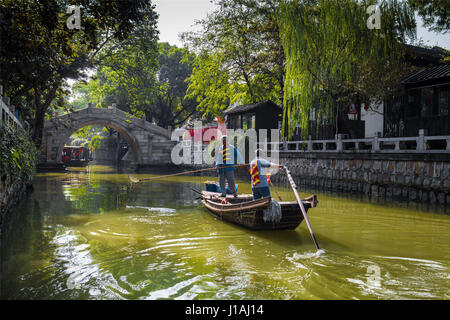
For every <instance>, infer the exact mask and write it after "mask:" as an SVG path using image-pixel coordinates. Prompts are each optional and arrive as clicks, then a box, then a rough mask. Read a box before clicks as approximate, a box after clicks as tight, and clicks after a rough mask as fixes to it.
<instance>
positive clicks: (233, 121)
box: [230, 116, 241, 129]
mask: <svg viewBox="0 0 450 320" xmlns="http://www.w3.org/2000/svg"><path fill="white" fill-rule="evenodd" d="M240 128H241V116H231V117H230V129H240Z"/></svg>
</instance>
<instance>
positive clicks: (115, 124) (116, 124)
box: [57, 119, 142, 164]
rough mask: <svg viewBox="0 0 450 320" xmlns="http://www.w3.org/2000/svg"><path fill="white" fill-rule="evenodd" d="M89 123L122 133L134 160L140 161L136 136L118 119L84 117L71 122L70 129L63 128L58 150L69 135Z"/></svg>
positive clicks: (140, 155) (59, 156)
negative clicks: (107, 119)
mask: <svg viewBox="0 0 450 320" xmlns="http://www.w3.org/2000/svg"><path fill="white" fill-rule="evenodd" d="M90 125H101V126H104V127H109V128H112V129H114V130H116V131H117V132H119V133H120V134H121V135H122V137H123V138H124V139H125V140H126V141H127V143H128V146H129V147H130V149H131V151H132V154H133V160H134V162H135V163H137V164H139V163H142V154H141V150H140V148H139V142H138V141H137V139H136V137H134V136H133V133H132V132H130V131H129V130H127V128H126V127H125V126H124V125H123V123H120V121H105V120H103V121H102V120H95V119H86V120H84V121H76V122H72V127H71V129H70V130H64V131H65V132H64V133H63V135H62V137H61V139H60V141H59V144H58V150H62V149H63V147H64V145H65V144H66V142H67V141H68V140H69V138H70V136H71V135H72V134H74V133H75V132H76V131H77V130H79V129H81V128H84V127H86V126H90ZM57 162H61V152H60V153H59V154H58V158H57Z"/></svg>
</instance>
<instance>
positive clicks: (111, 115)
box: [39, 107, 176, 166]
mask: <svg viewBox="0 0 450 320" xmlns="http://www.w3.org/2000/svg"><path fill="white" fill-rule="evenodd" d="M88 125H103V126H106V127H110V128H113V129H115V130H117V131H118V132H119V133H120V134H121V135H122V137H123V138H124V139H125V140H126V141H127V143H128V146H129V150H131V153H132V158H133V161H132V162H131V165H133V166H146V165H164V164H170V163H172V162H171V159H170V155H171V151H172V148H173V146H174V145H175V144H176V141H171V140H170V138H171V132H170V130H167V129H164V128H161V127H159V126H156V125H154V124H152V123H150V122H148V121H146V120H145V119H138V118H135V117H133V116H132V115H130V114H128V113H126V112H124V111H122V110H119V109H117V108H115V107H109V108H107V109H105V108H93V107H87V108H84V109H81V110H79V111H76V112H73V113H69V114H65V115H62V116H57V117H54V118H52V119H51V120H46V121H45V124H44V132H43V137H42V147H41V156H40V159H39V162H40V164H61V163H62V161H61V157H62V149H63V147H64V145H65V143H66V142H67V141H68V140H69V137H70V136H71V135H72V134H73V133H74V132H75V131H77V130H78V129H80V128H83V127H85V126H88Z"/></svg>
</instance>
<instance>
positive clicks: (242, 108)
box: [223, 100, 281, 115]
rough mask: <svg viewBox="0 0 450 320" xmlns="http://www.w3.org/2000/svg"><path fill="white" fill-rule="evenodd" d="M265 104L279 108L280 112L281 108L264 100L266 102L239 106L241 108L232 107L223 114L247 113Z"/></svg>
mask: <svg viewBox="0 0 450 320" xmlns="http://www.w3.org/2000/svg"><path fill="white" fill-rule="evenodd" d="M267 104H269V105H272V106H274V107H276V108H279V109H280V110H281V108H280V107H279V106H278V105H276V104H275V103H273V102H272V101H271V100H266V101H263V102H258V103H252V104H244V105H241V106H235V107H233V108H231V109H227V110H225V111H224V112H223V114H224V115H226V114H233V113H241V112H247V111H251V110H253V109H256V108H258V107H261V106H264V105H267Z"/></svg>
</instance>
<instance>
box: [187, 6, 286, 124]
mask: <svg viewBox="0 0 450 320" xmlns="http://www.w3.org/2000/svg"><path fill="white" fill-rule="evenodd" d="M276 2H277V1H274V0H266V1H256V0H217V1H215V4H217V5H218V6H219V9H217V10H215V11H214V12H212V13H211V14H209V15H208V16H207V18H206V19H204V20H202V21H200V22H198V24H199V26H200V27H201V29H200V31H198V32H190V33H185V34H183V37H182V38H183V40H184V41H185V42H186V43H187V44H188V45H189V47H190V48H192V49H193V50H195V51H196V53H197V58H196V60H195V62H194V71H193V74H192V76H191V77H190V78H189V79H188V81H189V87H188V97H191V98H196V99H197V102H198V103H199V107H200V109H201V111H202V112H203V114H204V115H205V116H214V115H218V114H220V112H221V111H223V110H224V109H225V108H227V107H228V106H229V105H230V104H232V103H234V102H238V103H254V102H259V101H263V100H267V99H271V100H273V101H275V102H278V103H279V102H280V97H281V96H282V92H283V86H284V52H283V49H282V47H281V43H280V38H279V32H278V26H277V24H276V16H275V8H276Z"/></svg>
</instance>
